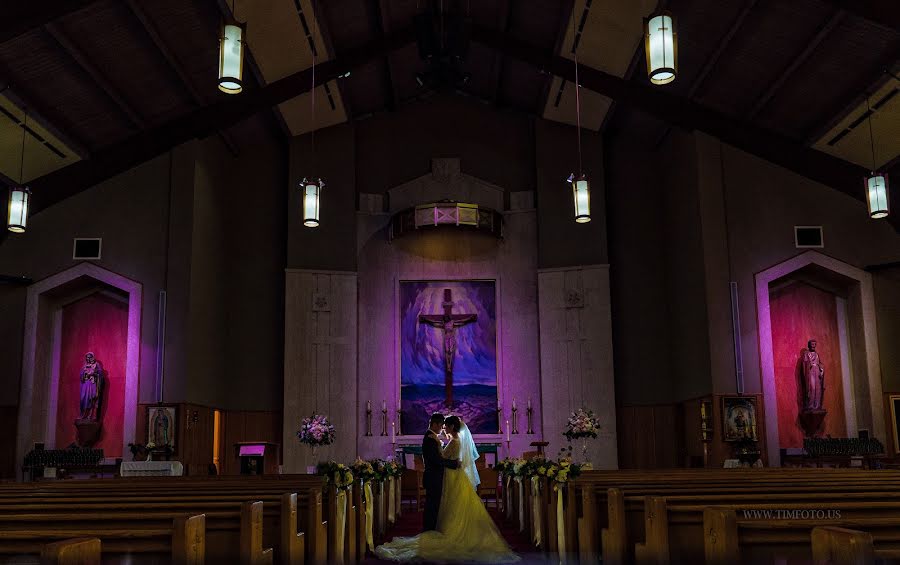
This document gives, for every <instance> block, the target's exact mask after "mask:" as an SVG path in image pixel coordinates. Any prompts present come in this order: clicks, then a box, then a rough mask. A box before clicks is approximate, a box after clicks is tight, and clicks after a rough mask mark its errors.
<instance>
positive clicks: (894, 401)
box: [888, 394, 900, 454]
mask: <svg viewBox="0 0 900 565" xmlns="http://www.w3.org/2000/svg"><path fill="white" fill-rule="evenodd" d="M888 402H889V403H890V404H891V431H892V432H893V433H894V453H897V454H900V394H892V395H890V396H888Z"/></svg>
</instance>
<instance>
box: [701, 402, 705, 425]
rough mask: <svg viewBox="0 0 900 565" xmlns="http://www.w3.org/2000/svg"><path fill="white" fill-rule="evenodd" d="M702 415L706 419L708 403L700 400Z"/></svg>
mask: <svg viewBox="0 0 900 565" xmlns="http://www.w3.org/2000/svg"><path fill="white" fill-rule="evenodd" d="M700 417H701V418H703V419H704V420H705V419H706V403H705V402H703V401H701V402H700Z"/></svg>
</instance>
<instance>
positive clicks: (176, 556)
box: [172, 514, 206, 565]
mask: <svg viewBox="0 0 900 565" xmlns="http://www.w3.org/2000/svg"><path fill="white" fill-rule="evenodd" d="M205 560H206V514H198V515H196V516H179V517H178V518H175V520H174V526H173V531H172V562H173V563H177V564H178V565H203V563H204V561H205Z"/></svg>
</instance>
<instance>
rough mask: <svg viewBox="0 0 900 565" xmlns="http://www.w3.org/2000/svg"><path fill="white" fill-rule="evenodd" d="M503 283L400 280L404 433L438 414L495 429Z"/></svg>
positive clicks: (483, 430) (476, 429)
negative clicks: (499, 300)
mask: <svg viewBox="0 0 900 565" xmlns="http://www.w3.org/2000/svg"><path fill="white" fill-rule="evenodd" d="M496 287H497V285H496V281H493V280H456V281H400V289H399V303H400V312H399V316H400V324H399V326H400V351H399V354H400V406H401V409H402V414H403V430H402V433H406V434H418V433H421V431H422V430H425V429H427V428H428V418H429V417H430V416H431V414H432V413H434V412H441V413H443V414H445V415H450V414H454V415H457V416H459V417H461V418H462V419H463V421H465V422H466V425H467V426H468V427H469V429H470V430H471V431H472V433H473V434H496V433H497V430H498V429H499V425H498V422H497V413H498V412H497V374H498V371H497V288H496Z"/></svg>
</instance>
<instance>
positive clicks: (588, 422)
mask: <svg viewBox="0 0 900 565" xmlns="http://www.w3.org/2000/svg"><path fill="white" fill-rule="evenodd" d="M599 431H600V420H598V419H597V417H596V416H594V412H593V411H592V410H585V409H584V408H579V409H578V410H576V411H575V412H572V415H571V416H569V421H568V422H566V431H565V432H563V435H564V436H566V439H568V440H569V441H572V440H574V439H585V438H596V437H597V432H599Z"/></svg>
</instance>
